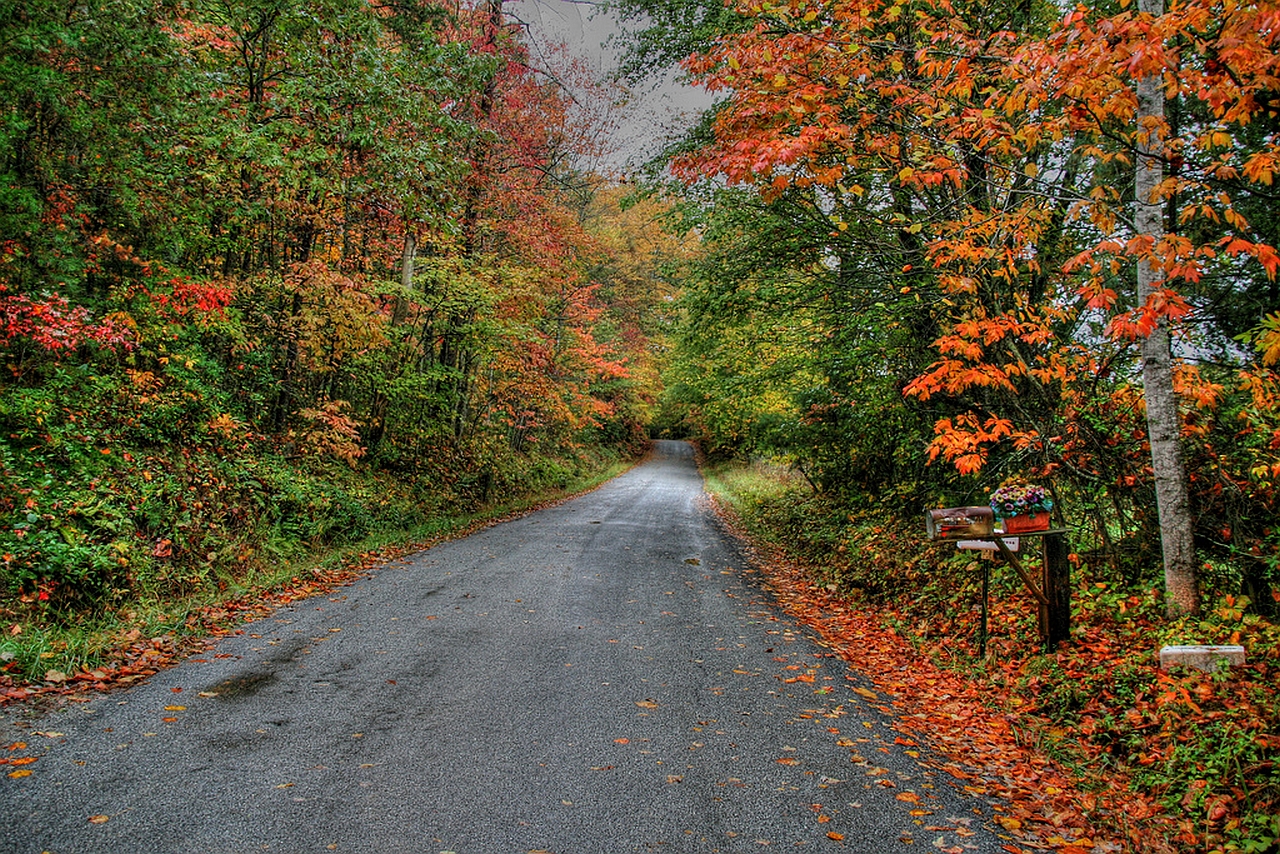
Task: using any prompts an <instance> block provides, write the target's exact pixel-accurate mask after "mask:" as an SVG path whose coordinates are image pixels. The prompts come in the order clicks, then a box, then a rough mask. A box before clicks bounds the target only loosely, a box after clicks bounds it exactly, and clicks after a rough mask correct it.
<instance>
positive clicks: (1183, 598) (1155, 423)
mask: <svg viewBox="0 0 1280 854" xmlns="http://www.w3.org/2000/svg"><path fill="white" fill-rule="evenodd" d="M1138 9H1139V11H1140V12H1145V13H1148V14H1150V15H1153V16H1156V17H1158V16H1160V15H1163V14H1164V0H1139V2H1138ZM1137 89H1138V163H1137V169H1136V172H1135V175H1134V223H1135V226H1136V228H1137V231H1138V235H1139V236H1141V237H1146V238H1148V239H1149V240H1150V241H1152V243H1153V244H1154V243H1155V242H1158V241H1159V240H1160V239H1161V238H1162V237H1164V233H1165V224H1164V205H1163V204H1162V203H1161V200H1160V199H1159V198H1158V196H1157V191H1158V187H1159V185H1160V181H1161V180H1162V179H1163V177H1164V168H1163V166H1162V163H1161V153H1162V148H1163V140H1162V133H1163V130H1162V126H1163V124H1164V108H1165V98H1164V79H1163V75H1162V74H1159V73H1156V74H1149V75H1147V76H1144V77H1142V78H1140V79H1139V80H1138V81H1137ZM1161 279H1162V273H1161V271H1160V269H1159V267H1158V265H1157V263H1156V260H1155V258H1154V257H1152V258H1150V259H1148V260H1142V259H1139V261H1138V306H1139V310H1144V309H1143V307H1144V306H1146V304H1147V302H1148V300H1149V299H1150V297H1151V295H1152V293H1153V292H1154V291H1155V289H1156V288H1158V287H1159V286H1160V284H1161ZM1142 384H1143V394H1144V396H1145V398H1146V404H1147V436H1148V438H1149V439H1150V442H1151V469H1152V472H1153V473H1154V475H1155V484H1156V506H1157V508H1158V511H1159V514H1160V542H1161V546H1162V548H1163V551H1164V583H1165V608H1166V610H1167V611H1168V613H1169V614H1170V616H1176V615H1179V614H1189V613H1195V612H1197V611H1198V610H1199V609H1200V590H1199V580H1198V578H1197V572H1196V552H1195V544H1194V542H1193V540H1192V527H1191V504H1190V500H1189V499H1188V495H1187V473H1186V470H1185V468H1184V466H1183V463H1182V449H1181V444H1180V442H1181V433H1182V425H1181V420H1180V419H1179V417H1178V398H1177V395H1176V394H1175V393H1174V390H1173V355H1172V352H1171V348H1170V342H1169V325H1168V321H1167V319H1164V318H1162V319H1161V320H1160V321H1159V323H1157V324H1156V326H1155V328H1154V329H1153V330H1152V332H1151V334H1150V335H1148V336H1146V337H1145V338H1143V339H1142Z"/></svg>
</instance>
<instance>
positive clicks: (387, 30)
mask: <svg viewBox="0 0 1280 854" xmlns="http://www.w3.org/2000/svg"><path fill="white" fill-rule="evenodd" d="M0 45H2V47H0V68H2V71H0V77H3V79H4V80H5V85H4V87H3V88H2V89H0V362H2V363H3V375H2V376H0V391H2V393H3V397H2V398H0V514H2V515H3V524H0V554H2V555H3V565H2V566H0V614H3V617H4V620H3V622H4V625H5V626H6V627H7V628H8V630H9V631H8V635H9V637H10V638H11V640H10V641H7V642H6V643H11V644H20V643H21V642H22V639H23V637H22V635H23V632H24V631H26V632H27V634H28V635H30V634H31V633H32V632H34V631H37V629H38V627H39V626H41V625H47V624H48V623H49V622H51V621H52V622H55V623H56V622H58V621H63V622H74V621H76V620H79V619H81V618H82V617H84V616H86V615H94V614H102V613H104V612H107V611H113V610H114V609H118V608H120V607H122V606H125V605H127V604H128V603H130V602H132V601H135V600H137V598H138V597H160V598H162V599H163V598H166V597H172V596H180V595H187V594H191V593H198V592H201V591H208V590H214V589H222V588H226V587H227V586H228V585H230V584H234V583H235V582H236V581H237V579H239V578H241V577H242V576H243V575H244V574H245V573H246V572H247V571H249V570H250V569H251V568H252V567H254V566H259V565H262V564H265V563H270V562H273V561H277V560H280V559H281V558H286V557H289V556H292V555H296V554H299V553H300V552H301V551H303V550H305V549H308V548H312V547H317V546H319V547H324V546H332V545H338V544H343V543H350V542H354V541H358V540H359V539H360V538H361V537H363V536H365V535H366V534H368V533H370V532H372V531H375V530H388V529H393V528H405V527H407V526H410V525H412V524H414V523H416V522H419V521H421V520H423V519H424V518H428V517H430V516H432V515H433V514H437V513H460V512H466V511H467V510H469V509H471V508H474V507H477V506H480V505H482V504H485V503H486V502H490V501H493V500H496V499H501V500H504V501H505V500H508V499H510V498H512V497H513V496H515V495H519V494H523V493H525V492H528V491H535V492H536V491H538V490H545V489H548V488H555V487H559V486H563V485H564V484H566V483H567V482H569V481H570V480H572V479H573V478H575V477H576V476H577V475H578V474H580V473H581V472H582V471H583V470H584V469H587V468H592V467H598V466H599V465H600V464H601V460H607V459H608V458H609V457H610V456H613V457H616V456H617V455H618V454H619V453H628V452H630V451H632V450H634V449H636V448H637V446H638V444H639V442H640V441H641V439H642V438H643V426H642V425H643V422H644V421H645V420H646V418H647V411H648V408H649V407H651V406H652V404H653V399H654V391H653V389H654V387H655V384H656V369H655V367H654V364H655V363H654V350H655V348H654V347H653V346H652V344H651V339H652V336H654V335H660V334H661V333H662V329H661V327H660V326H655V325H654V324H653V323H652V322H651V321H650V320H649V317H650V315H651V312H650V310H649V309H650V307H651V305H652V304H653V303H654V302H656V301H657V300H659V299H660V296H659V295H660V293H661V290H662V286H661V283H660V281H659V279H658V276H657V272H656V270H657V264H656V261H655V258H654V257H653V255H652V253H651V252H650V253H649V254H646V253H644V252H643V251H636V249H635V246H634V244H636V243H637V242H640V241H643V240H645V239H648V236H652V235H658V232H657V229H656V226H654V225H652V224H651V223H652V221H653V220H654V219H655V218H656V216H657V213H656V212H655V211H654V210H653V205H652V204H650V205H649V206H648V207H649V214H648V216H647V218H646V217H645V216H643V215H641V211H642V210H643V208H637V209H634V211H631V212H629V211H624V210H623V209H622V204H621V198H622V195H623V193H622V191H621V190H619V189H617V188H612V187H609V186H607V185H606V184H604V183H603V182H602V181H600V180H599V179H596V178H593V177H591V176H589V175H587V174H584V173H582V172H580V171H578V170H577V169H576V168H575V163H576V162H578V160H577V159H578V158H579V157H580V156H581V155H584V154H587V153H589V151H590V150H589V148H588V142H589V139H590V136H591V134H590V131H591V129H590V128H583V127H581V126H580V124H579V123H578V121H577V120H576V118H575V116H574V111H573V109H572V103H573V101H572V98H571V96H570V94H569V93H567V92H566V91H565V89H564V88H563V87H562V86H561V85H559V83H560V82H564V81H578V80H580V79H581V75H578V74H577V73H576V71H575V69H574V68H573V67H572V66H571V65H566V66H565V67H558V68H554V69H548V68H543V69H535V68H534V67H533V66H532V65H531V62H530V59H529V56H528V54H527V51H526V49H525V47H524V46H523V44H522V42H521V40H520V34H519V31H518V29H517V28H514V27H512V26H509V25H508V24H507V22H506V21H505V19H504V17H503V14H502V7H501V4H500V3H490V4H481V5H478V6H474V7H473V6H470V5H468V4H437V3H428V2H408V3H397V4H393V5H381V4H369V3H367V2H365V0H190V2H187V0H179V2H172V0H123V1H122V2H121V1H120V0H113V2H95V0H89V2H58V0H39V2H4V3H2V4H0ZM556 61H558V60H556ZM553 80H555V81H558V83H553V82H552V81H553ZM654 239H656V240H659V241H665V240H667V239H666V238H662V237H661V236H660V235H659V236H656V237H654ZM628 243H630V244H632V245H631V248H630V250H628ZM662 245H663V249H664V251H665V250H666V249H667V248H672V249H673V250H674V247H676V246H677V244H676V243H675V242H672V244H671V247H667V246H666V244H665V243H663V244H662ZM593 449H611V450H608V451H607V452H603V453H602V452H600V451H599V450H593ZM12 659H13V655H11V654H7V657H6V662H7V663H6V665H5V666H6V668H7V669H12V667H14V666H15V665H14V661H13V660H12ZM32 675H39V674H32Z"/></svg>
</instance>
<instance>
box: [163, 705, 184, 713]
mask: <svg viewBox="0 0 1280 854" xmlns="http://www.w3.org/2000/svg"><path fill="white" fill-rule="evenodd" d="M164 710H165V711H166V712H185V711H186V710H187V707H186V706H165V707H164Z"/></svg>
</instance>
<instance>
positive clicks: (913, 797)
mask: <svg viewBox="0 0 1280 854" xmlns="http://www.w3.org/2000/svg"><path fill="white" fill-rule="evenodd" d="M894 797H895V798H897V799H898V800H900V801H904V802H906V803H908V804H918V803H920V796H919V795H917V794H916V793H915V792H898V794H896V795H894Z"/></svg>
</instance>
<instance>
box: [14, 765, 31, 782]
mask: <svg viewBox="0 0 1280 854" xmlns="http://www.w3.org/2000/svg"><path fill="white" fill-rule="evenodd" d="M30 776H31V772H30V771H28V770H27V769H25V768H24V769H22V770H21V771H10V772H9V778H10V779H13V780H19V779H21V778H23V777H30Z"/></svg>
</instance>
